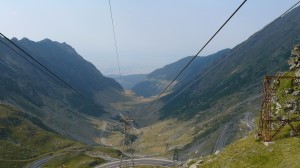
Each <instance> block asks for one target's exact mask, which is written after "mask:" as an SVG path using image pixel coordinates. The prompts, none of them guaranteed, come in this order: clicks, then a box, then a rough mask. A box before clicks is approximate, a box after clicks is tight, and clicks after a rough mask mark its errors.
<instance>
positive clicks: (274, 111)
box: [258, 75, 300, 142]
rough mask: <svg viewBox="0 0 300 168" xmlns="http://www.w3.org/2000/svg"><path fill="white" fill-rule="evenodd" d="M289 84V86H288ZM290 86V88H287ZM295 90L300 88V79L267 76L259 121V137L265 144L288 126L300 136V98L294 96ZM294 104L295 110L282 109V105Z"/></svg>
mask: <svg viewBox="0 0 300 168" xmlns="http://www.w3.org/2000/svg"><path fill="white" fill-rule="evenodd" d="M287 84H288V85H287ZM286 86H289V87H288V88H285V87H286ZM294 88H298V90H299V88H300V77H294V76H283V75H278V76H266V77H265V78H264V88H263V100H262V108H261V109H262V110H261V115H260V120H259V128H258V136H262V137H263V140H264V141H265V142H270V141H273V138H274V137H275V136H276V135H277V134H278V133H279V132H280V131H281V130H282V129H283V128H284V127H285V126H287V125H289V126H290V127H291V129H292V130H293V131H295V133H296V134H297V135H300V109H299V107H300V105H299V104H300V96H299V95H296V94H293V93H292V92H293V91H294ZM288 101H293V102H294V104H293V105H290V107H289V108H292V107H293V106H295V108H294V109H289V108H288V107H282V106H283V105H280V104H279V102H280V103H289V102H288Z"/></svg>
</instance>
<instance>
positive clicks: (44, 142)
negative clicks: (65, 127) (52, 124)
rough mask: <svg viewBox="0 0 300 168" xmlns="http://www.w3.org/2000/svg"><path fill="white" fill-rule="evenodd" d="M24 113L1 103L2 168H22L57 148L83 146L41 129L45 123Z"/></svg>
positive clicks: (0, 164) (0, 156)
mask: <svg viewBox="0 0 300 168" xmlns="http://www.w3.org/2000/svg"><path fill="white" fill-rule="evenodd" d="M21 114H22V113H21V112H18V111H16V110H15V109H13V108H12V107H10V106H7V105H2V104H1V105H0V135H1V136H0V149H1V150H0V167H22V166H24V165H26V164H27V163H31V162H33V161H34V160H36V159H38V158H39V157H43V156H44V155H49V154H53V153H54V152H55V151H58V150H62V149H65V148H68V147H72V146H80V144H78V143H76V142H74V141H71V140H66V139H64V138H62V137H60V136H59V135H57V134H55V133H53V132H49V131H45V129H42V128H41V127H45V125H42V124H41V123H39V122H37V120H35V118H30V119H29V118H25V117H24V115H21ZM34 123H36V124H37V123H39V125H36V124H34Z"/></svg>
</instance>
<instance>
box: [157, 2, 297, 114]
mask: <svg viewBox="0 0 300 168" xmlns="http://www.w3.org/2000/svg"><path fill="white" fill-rule="evenodd" d="M299 3H300V1H298V2H297V3H295V4H294V5H293V6H292V7H290V8H289V9H288V10H286V11H285V12H284V13H283V14H281V15H280V16H279V17H277V18H276V19H275V20H273V21H272V22H271V23H269V24H267V25H266V26H265V27H264V28H262V29H261V30H259V31H258V32H256V33H255V34H254V35H252V36H251V37H249V38H248V39H247V40H246V41H244V42H243V43H242V44H240V45H239V46H238V47H237V48H236V49H235V50H234V51H232V52H231V53H230V54H228V55H227V56H225V57H223V58H221V59H220V60H219V61H218V62H217V63H216V64H215V65H213V66H212V67H211V68H210V69H208V70H207V71H206V72H205V73H203V74H202V75H201V76H200V77H198V78H197V79H195V80H194V81H193V82H192V83H190V84H189V85H187V86H186V87H184V88H183V89H182V90H180V92H178V93H176V94H175V95H174V96H173V97H172V98H171V99H169V100H168V101H167V102H165V103H164V106H165V105H167V104H169V103H170V102H171V101H173V100H174V99H175V98H176V97H177V96H179V95H181V94H182V93H183V92H185V91H186V90H187V89H188V88H190V87H191V86H193V85H194V84H195V83H196V82H198V81H199V80H201V79H203V78H205V77H206V76H207V74H209V73H210V72H211V71H212V70H214V69H215V68H216V67H217V66H218V65H220V64H221V63H222V62H224V61H225V60H227V59H228V58H230V57H232V56H233V55H234V54H236V52H237V51H238V50H240V49H241V48H242V47H244V46H245V45H246V44H247V43H248V42H249V41H251V40H252V39H254V38H255V37H257V36H258V35H259V34H261V33H262V32H263V31H264V30H266V29H267V28H268V27H270V26H271V25H272V24H273V23H275V21H277V20H278V19H280V18H282V17H284V16H285V15H286V14H287V13H289V12H290V11H291V10H292V9H294V8H295V7H296V6H297V5H298V4H299ZM158 110H159V108H157V109H155V110H154V112H156V111H158Z"/></svg>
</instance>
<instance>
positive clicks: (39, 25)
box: [0, 0, 296, 75]
mask: <svg viewBox="0 0 300 168" xmlns="http://www.w3.org/2000/svg"><path fill="white" fill-rule="evenodd" d="M241 2H242V0H226V1H225V0H223V1H211V0H201V1H199V0H142V1H141V0H111V3H112V10H113V16H114V21H115V26H116V36H117V42H118V47H119V53H120V65H121V73H122V74H135V73H149V72H151V71H152V70H154V69H156V68H159V67H162V66H164V65H166V64H169V63H171V62H174V61H176V60H178V59H180V58H183V57H185V56H189V55H194V54H195V53H197V51H198V50H199V49H200V48H201V47H202V45H203V44H204V43H205V42H206V41H207V40H208V39H209V37H210V36H211V35H212V34H213V33H214V32H215V31H216V30H217V29H218V28H219V27H220V26H221V24H222V23H223V22H224V21H225V20H226V19H227V18H228V17H229V15H230V14H231V13H232V12H233V11H234V10H235V9H236V8H237V7H238V6H239V5H240V3H241ZM295 2H296V0H284V1H283V0H263V1H262V0H249V1H248V2H247V3H246V4H245V6H244V7H243V8H242V9H241V10H240V11H239V12H238V13H237V15H236V16H235V17H234V18H233V19H232V20H231V21H230V22H229V24H228V25H227V26H226V27H225V29H224V30H222V32H221V33H220V34H219V35H218V36H217V37H216V39H215V40H213V41H212V43H211V44H210V45H209V46H208V47H207V48H206V49H205V50H204V51H203V53H202V54H201V55H208V54H212V53H214V52H217V51H219V50H221V49H224V48H232V47H234V46H235V45H237V44H238V43H240V42H242V41H243V40H245V39H247V38H248V37H249V36H250V35H252V34H253V33H254V32H256V31H258V30H259V29H261V28H263V27H264V26H265V25H266V24H268V23H269V22H270V21H272V20H273V19H275V18H276V17H278V16H279V15H280V14H282V13H283V12H284V11H285V10H286V9H287V8H288V7H290V6H291V5H292V4H294V3H295ZM0 18H1V30H0V31H1V33H3V34H5V35H7V36H8V37H9V38H12V37H17V38H19V39H20V38H23V37H27V38H29V39H31V40H35V41H40V40H42V39H44V38H49V39H52V40H55V41H59V42H66V43H68V44H70V45H71V46H73V47H74V48H75V49H76V50H77V52H78V53H80V54H81V55H82V56H83V57H84V58H85V59H87V60H88V61H90V62H92V63H93V64H94V65H95V66H96V67H97V68H98V69H99V70H100V71H101V72H102V73H104V74H106V75H107V74H117V73H118V68H117V61H116V55H115V49H114V42H113V34H112V27H111V20H110V13H109V5H108V0H89V1H84V0H74V1H61V0H51V1H40V0H26V1H8V0H6V1H5V0H2V1H1V7H0Z"/></svg>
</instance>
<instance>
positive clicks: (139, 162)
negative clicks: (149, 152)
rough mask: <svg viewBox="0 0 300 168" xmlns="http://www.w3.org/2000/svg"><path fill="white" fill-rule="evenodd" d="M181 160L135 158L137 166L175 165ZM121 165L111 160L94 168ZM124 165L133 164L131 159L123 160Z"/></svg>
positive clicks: (112, 167)
mask: <svg viewBox="0 0 300 168" xmlns="http://www.w3.org/2000/svg"><path fill="white" fill-rule="evenodd" d="M179 163H180V162H176V161H172V160H167V159H158V158H139V159H134V165H135V166H142V165H143V166H162V167H173V166H176V165H178V164H179ZM119 165H120V161H116V162H110V163H106V164H103V165H99V166H96V167H94V168H117V167H119ZM123 166H132V161H131V160H123V162H122V167H123Z"/></svg>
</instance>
